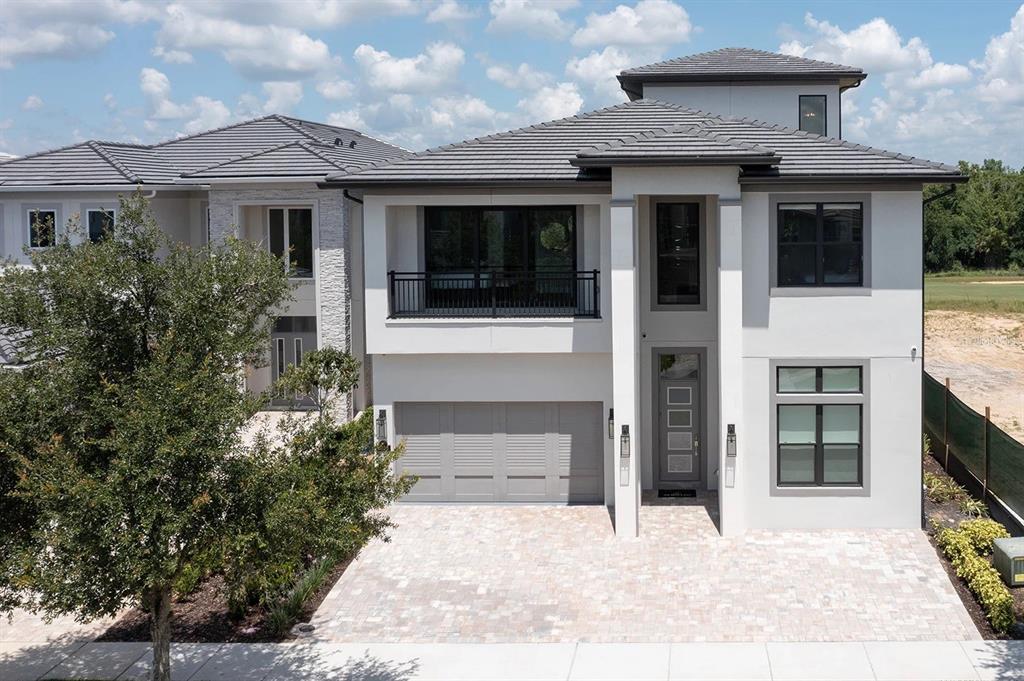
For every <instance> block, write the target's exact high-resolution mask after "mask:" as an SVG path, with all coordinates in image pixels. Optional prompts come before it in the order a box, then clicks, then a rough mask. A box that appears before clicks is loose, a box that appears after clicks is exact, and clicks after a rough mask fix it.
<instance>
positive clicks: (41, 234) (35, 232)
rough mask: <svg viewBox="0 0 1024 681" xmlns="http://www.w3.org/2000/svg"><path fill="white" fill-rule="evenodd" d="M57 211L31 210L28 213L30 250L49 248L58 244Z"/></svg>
mask: <svg viewBox="0 0 1024 681" xmlns="http://www.w3.org/2000/svg"><path fill="white" fill-rule="evenodd" d="M56 230H57V211H55V210H30V211H29V212H28V245H29V247H30V248H49V247H50V246H53V245H55V244H56V243H57V236H56V234H57V232H56Z"/></svg>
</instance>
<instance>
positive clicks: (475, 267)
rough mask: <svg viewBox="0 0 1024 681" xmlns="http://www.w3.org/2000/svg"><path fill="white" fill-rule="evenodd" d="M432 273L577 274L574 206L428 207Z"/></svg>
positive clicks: (429, 269)
mask: <svg viewBox="0 0 1024 681" xmlns="http://www.w3.org/2000/svg"><path fill="white" fill-rule="evenodd" d="M424 218H425V223H426V239H425V241H426V263H425V264H426V269H427V272H464V273H469V272H477V271H483V272H572V271H575V269H576V209H575V208H574V207H572V206H514V207H512V206H510V207H503V208H493V207H490V206H488V207H481V206H452V207H448V206H445V207H427V208H426V209H425V213H424Z"/></svg>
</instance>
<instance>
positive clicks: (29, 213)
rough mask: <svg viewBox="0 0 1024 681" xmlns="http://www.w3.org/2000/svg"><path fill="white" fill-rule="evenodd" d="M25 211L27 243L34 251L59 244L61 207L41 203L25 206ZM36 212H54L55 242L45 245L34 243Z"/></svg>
mask: <svg viewBox="0 0 1024 681" xmlns="http://www.w3.org/2000/svg"><path fill="white" fill-rule="evenodd" d="M24 212H25V243H26V244H28V247H29V248H30V249H31V250H33V251H38V250H42V249H45V248H53V247H54V246H56V245H57V236H58V234H59V232H60V208H59V207H58V206H52V205H45V206H44V205H40V206H36V207H31V208H24ZM36 213H53V243H50V244H48V245H45V246H35V245H33V244H32V216H33V215H34V214H36Z"/></svg>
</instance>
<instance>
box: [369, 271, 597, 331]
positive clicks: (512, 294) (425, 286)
mask: <svg viewBox="0 0 1024 681" xmlns="http://www.w3.org/2000/svg"><path fill="white" fill-rule="evenodd" d="M600 279H601V273H600V272H599V271H598V270H589V271H587V272H465V273H463V272H395V271H391V272H388V316H389V317H391V318H392V319H406V318H418V319H431V318H432V319H439V318H462V317H588V318H598V317H600V316H601V283H600Z"/></svg>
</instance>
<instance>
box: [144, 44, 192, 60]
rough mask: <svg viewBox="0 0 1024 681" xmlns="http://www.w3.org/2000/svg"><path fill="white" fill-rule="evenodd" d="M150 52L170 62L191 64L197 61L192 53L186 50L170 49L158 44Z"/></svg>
mask: <svg viewBox="0 0 1024 681" xmlns="http://www.w3.org/2000/svg"><path fill="white" fill-rule="evenodd" d="M150 53H151V54H152V55H153V56H154V57H157V58H159V59H162V60H164V61H165V62H167V63H168V64H191V63H192V62H193V61H195V60H194V59H193V58H192V55H191V54H190V53H188V52H185V51H184V50H168V49H166V48H165V47H163V45H157V46H156V47H154V48H153V49H152V50H151V52H150Z"/></svg>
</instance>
